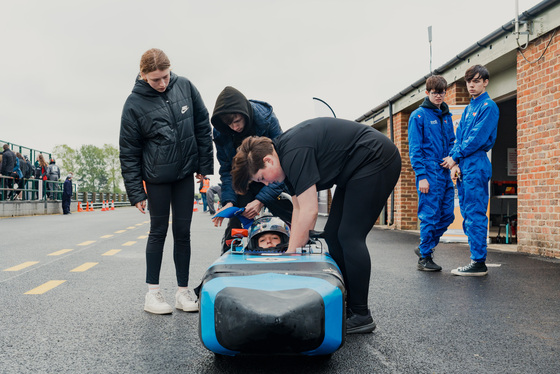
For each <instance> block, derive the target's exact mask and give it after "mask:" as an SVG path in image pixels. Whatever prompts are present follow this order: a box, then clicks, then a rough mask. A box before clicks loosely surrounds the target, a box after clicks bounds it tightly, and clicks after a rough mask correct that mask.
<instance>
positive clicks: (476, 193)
mask: <svg viewBox="0 0 560 374" xmlns="http://www.w3.org/2000/svg"><path fill="white" fill-rule="evenodd" d="M489 78H490V75H489V74H488V70H487V69H486V68H485V67H484V66H481V65H475V66H472V67H470V68H469V69H468V70H467V71H466V73H465V82H466V83H467V89H468V91H469V94H470V95H471V97H472V98H471V103H470V104H469V105H468V106H467V107H466V108H465V111H464V112H463V116H462V117H461V122H460V123H459V127H458V128H457V133H456V137H457V141H456V143H455V146H454V147H453V149H452V150H451V152H449V156H448V157H446V158H445V159H444V162H443V163H442V166H444V167H446V168H448V169H450V170H451V177H452V178H453V180H457V189H458V192H459V206H460V208H461V215H462V216H463V231H464V232H465V234H466V235H467V237H468V239H469V246H470V250H471V263H470V264H468V265H466V266H463V267H459V268H457V269H454V270H452V271H451V273H453V274H454V275H461V276H484V275H486V274H488V269H487V267H486V246H487V244H486V239H487V236H488V216H487V215H486V211H487V209H488V198H489V191H488V183H489V182H490V177H491V176H492V164H491V163H490V160H489V159H488V156H487V155H486V153H487V152H488V151H489V150H490V149H492V147H493V146H494V143H495V141H496V134H497V131H498V118H499V115H500V113H499V110H498V106H497V105H496V103H494V101H492V100H491V99H490V96H488V93H487V92H486V87H487V86H488V80H489Z"/></svg>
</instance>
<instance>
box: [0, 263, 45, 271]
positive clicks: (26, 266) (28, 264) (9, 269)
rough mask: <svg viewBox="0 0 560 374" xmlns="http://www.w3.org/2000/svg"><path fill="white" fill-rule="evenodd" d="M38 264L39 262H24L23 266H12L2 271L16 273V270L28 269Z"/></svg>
mask: <svg viewBox="0 0 560 374" xmlns="http://www.w3.org/2000/svg"><path fill="white" fill-rule="evenodd" d="M38 263H39V261H27V262H24V263H23V264H19V265H16V266H12V267H11V268H8V269H5V270H4V271H18V270H21V269H25V268H28V267H30V266H33V265H35V264H38Z"/></svg>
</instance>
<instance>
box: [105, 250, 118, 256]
mask: <svg viewBox="0 0 560 374" xmlns="http://www.w3.org/2000/svg"><path fill="white" fill-rule="evenodd" d="M120 251H121V250H120V249H111V250H109V251H107V252H105V253H103V254H102V255H101V256H112V255H114V254H116V253H119V252H120Z"/></svg>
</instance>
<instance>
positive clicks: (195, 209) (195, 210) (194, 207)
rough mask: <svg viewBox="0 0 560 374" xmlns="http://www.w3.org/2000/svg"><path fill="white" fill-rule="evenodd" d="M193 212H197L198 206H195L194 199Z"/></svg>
mask: <svg viewBox="0 0 560 374" xmlns="http://www.w3.org/2000/svg"><path fill="white" fill-rule="evenodd" d="M192 211H193V212H198V208H197V207H196V200H195V201H194V205H193V210H192Z"/></svg>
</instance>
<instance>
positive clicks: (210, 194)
mask: <svg viewBox="0 0 560 374" xmlns="http://www.w3.org/2000/svg"><path fill="white" fill-rule="evenodd" d="M216 196H217V197H218V200H219V201H218V207H219V206H220V203H221V201H222V184H221V183H218V185H217V186H211V187H210V188H209V189H208V191H206V203H207V204H208V211H209V212H210V215H214V214H216V209H215V208H214V202H215V199H216Z"/></svg>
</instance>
